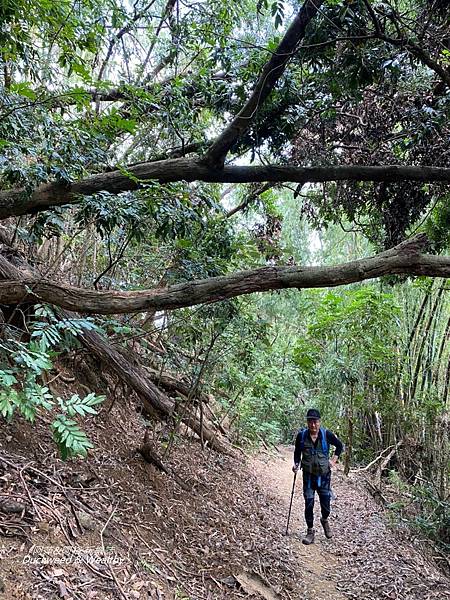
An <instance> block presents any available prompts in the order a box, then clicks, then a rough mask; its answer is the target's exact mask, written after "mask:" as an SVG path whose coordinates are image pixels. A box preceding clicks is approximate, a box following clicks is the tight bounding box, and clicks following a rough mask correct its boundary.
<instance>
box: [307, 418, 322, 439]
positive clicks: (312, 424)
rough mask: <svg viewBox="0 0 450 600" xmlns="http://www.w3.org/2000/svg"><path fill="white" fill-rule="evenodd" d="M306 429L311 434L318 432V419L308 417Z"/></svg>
mask: <svg viewBox="0 0 450 600" xmlns="http://www.w3.org/2000/svg"><path fill="white" fill-rule="evenodd" d="M308 429H309V432H310V433H312V434H314V435H315V434H316V433H319V429H320V419H308Z"/></svg>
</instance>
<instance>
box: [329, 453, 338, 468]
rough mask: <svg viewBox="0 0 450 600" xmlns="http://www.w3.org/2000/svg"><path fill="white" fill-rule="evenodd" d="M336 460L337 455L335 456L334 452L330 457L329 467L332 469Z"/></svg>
mask: <svg viewBox="0 0 450 600" xmlns="http://www.w3.org/2000/svg"><path fill="white" fill-rule="evenodd" d="M337 461H338V457H337V456H336V454H334V455H333V456H332V457H331V458H330V467H331V468H332V469H334V467H335V466H336V464H337Z"/></svg>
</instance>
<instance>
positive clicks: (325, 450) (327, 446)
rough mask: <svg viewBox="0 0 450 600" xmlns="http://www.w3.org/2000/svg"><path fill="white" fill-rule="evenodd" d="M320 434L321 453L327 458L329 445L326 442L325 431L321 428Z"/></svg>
mask: <svg viewBox="0 0 450 600" xmlns="http://www.w3.org/2000/svg"><path fill="white" fill-rule="evenodd" d="M320 432H321V434H322V452H323V453H324V454H325V455H326V456H328V453H329V452H330V445H329V443H328V440H327V430H326V429H325V427H321V428H320Z"/></svg>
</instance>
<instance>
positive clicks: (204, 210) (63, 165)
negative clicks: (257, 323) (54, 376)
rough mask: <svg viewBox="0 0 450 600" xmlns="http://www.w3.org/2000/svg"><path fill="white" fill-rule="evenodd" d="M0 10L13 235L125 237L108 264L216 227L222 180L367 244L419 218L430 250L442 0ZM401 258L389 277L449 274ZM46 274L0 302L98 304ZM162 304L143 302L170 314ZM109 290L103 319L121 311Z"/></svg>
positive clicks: (442, 266) (437, 196)
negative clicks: (142, 243)
mask: <svg viewBox="0 0 450 600" xmlns="http://www.w3.org/2000/svg"><path fill="white" fill-rule="evenodd" d="M1 10H2V14H1V18H2V22H3V27H2V33H1V38H0V44H1V62H2V71H3V87H2V91H1V98H0V102H1V111H2V112H1V125H0V127H1V133H0V138H1V141H0V143H1V153H2V154H1V191H0V216H1V217H2V219H3V220H7V219H8V218H10V217H20V218H19V220H18V223H19V225H18V227H17V231H16V233H15V235H17V236H22V237H24V236H25V237H26V236H27V235H28V236H30V235H31V237H33V236H34V239H42V236H44V237H45V236H47V237H48V236H49V235H52V234H56V235H58V234H59V232H60V231H61V230H63V229H64V227H65V223H67V221H68V220H69V221H71V222H72V223H74V224H75V228H76V229H78V230H82V229H83V228H85V229H86V228H88V227H90V226H92V225H93V226H94V227H95V228H96V229H97V231H98V232H99V234H100V235H101V236H104V237H107V236H109V235H110V234H111V233H112V232H113V231H114V229H115V228H117V227H122V228H123V236H124V239H123V241H122V242H121V244H119V247H118V248H117V251H118V252H119V254H120V253H121V252H122V246H123V245H124V244H125V245H126V246H129V245H130V244H132V243H134V242H135V241H136V240H141V239H144V238H146V237H147V236H148V234H149V233H151V235H153V234H156V236H160V237H161V236H162V237H163V238H164V236H169V237H172V238H174V239H177V240H178V241H179V242H181V244H182V245H183V244H185V243H186V242H185V235H184V232H180V231H177V228H180V227H181V228H183V226H182V225H180V222H184V223H185V224H186V223H187V222H188V221H189V220H191V221H192V223H193V224H194V223H196V225H195V226H197V227H200V228H202V229H205V230H208V229H210V228H211V227H213V228H220V229H222V230H225V229H226V228H227V224H226V219H227V213H226V210H225V209H224V203H223V202H222V201H221V197H222V195H223V194H224V193H227V190H226V188H224V186H223V185H222V186H221V185H219V184H224V183H229V184H236V185H233V188H232V189H233V190H234V191H233V194H231V197H233V198H236V197H237V196H238V195H239V194H241V195H242V196H243V199H242V201H241V205H242V209H241V210H245V209H248V206H249V205H250V204H255V203H258V202H259V201H261V197H262V196H263V195H264V193H265V192H267V190H271V189H272V190H277V189H280V188H281V187H282V186H288V187H291V188H292V189H293V193H294V195H295V197H297V198H298V199H299V207H300V210H302V212H303V213H304V214H305V216H306V217H307V218H308V219H309V221H310V222H311V223H312V224H314V225H315V226H321V227H323V226H326V225H327V224H328V223H336V222H340V221H342V220H344V221H348V222H350V223H353V224H354V225H355V226H357V227H358V228H360V229H361V230H362V231H363V232H364V235H366V236H367V238H368V239H369V240H371V241H372V242H373V243H374V244H375V247H378V248H380V249H387V248H391V247H392V246H395V245H397V244H399V243H400V242H401V241H402V240H403V239H404V238H405V237H406V236H408V235H410V234H411V233H412V232H414V227H415V226H419V225H420V223H419V221H420V219H421V218H423V216H424V215H426V214H429V215H430V214H431V213H432V214H433V223H434V224H435V226H434V227H428V229H429V231H428V234H429V235H431V250H432V251H433V250H434V251H441V250H442V249H443V248H444V247H445V245H446V243H447V241H448V228H447V224H448V219H449V214H448V201H447V200H448V183H449V182H450V168H449V165H448V152H449V150H448V138H449V131H448V88H449V83H450V74H449V47H448V44H449V37H448V15H447V12H446V10H445V3H442V2H439V1H436V2H430V1H428V0H427V1H426V2H407V3H398V4H397V3H395V2H393V3H385V2H370V1H369V0H361V1H357V2H345V3H341V2H336V1H335V0H329V1H327V2H324V1H319V0H315V1H306V2H305V3H303V4H302V5H297V3H293V4H292V5H291V4H289V3H284V2H277V1H275V2H273V3H268V2H258V3H256V4H254V3H252V2H233V3H231V5H230V3H224V2H220V1H217V2H216V1H214V2H199V3H194V4H190V3H184V2H175V1H173V0H169V2H167V3H160V2H156V1H153V2H139V1H137V2H135V3H133V4H132V5H130V6H128V5H127V4H126V3H122V2H101V1H100V2H92V1H91V0H89V1H83V0H81V1H79V2H75V3H71V2H61V3H58V5H57V6H56V5H55V4H54V3H52V2H48V1H43V0H40V1H35V0H31V1H29V2H5V3H3V4H2V9H1ZM208 183H209V184H211V185H208ZM239 183H248V184H250V187H249V186H244V187H242V186H241V187H240V186H238V185H237V184H239ZM317 184H320V185H317ZM236 208H237V209H238V208H239V207H236ZM234 214H235V213H234ZM427 224H428V225H429V226H430V224H431V218H430V219H428V223H427ZM188 228H191V227H190V224H189V225H188ZM25 231H26V232H27V233H25ZM123 251H125V249H123ZM111 260H112V259H111ZM381 261H382V262H383V258H381ZM110 262H111V261H110ZM406 262H407V261H405V265H404V266H401V267H400V268H398V267H397V268H393V269H392V270H391V271H390V272H391V273H398V272H404V273H407V272H410V273H413V274H429V275H431V276H436V275H442V276H445V275H448V272H449V268H450V267H449V263H448V260H447V259H446V258H440V259H435V260H434V261H433V262H432V265H430V264H429V262H427V261H426V260H425V262H424V261H423V260H422V258H421V257H415V258H414V260H412V259H411V261H410V262H411V263H414V262H416V263H417V265H418V266H417V268H416V269H415V270H414V268H413V269H411V268H408V267H407V265H406ZM243 266H245V265H243ZM249 266H251V265H249ZM436 269H437V271H436ZM388 270H389V269H388ZM231 271H232V269H231V268H228V269H225V270H222V271H221V273H226V272H231ZM213 274H214V275H215V274H216V273H207V275H208V276H210V275H213ZM376 275H378V272H377V273H376ZM242 277H243V280H244V281H246V284H248V285H249V286H250V290H252V289H253V288H252V281H251V280H246V279H245V275H243V276H242ZM242 277H241V278H242ZM248 277H249V278H251V277H252V273H250V274H249V275H248ZM257 277H258V278H261V279H266V282H267V285H266V289H274V288H278V287H284V283H283V281H282V280H283V277H276V278H275V279H276V281H275V283H271V282H270V278H268V272H267V271H260V272H259V273H258V274H257ZM40 278H42V276H40ZM197 278H198V274H197V275H194V274H193V276H192V277H190V279H197ZM46 279H47V280H48V281H47V282H46V284H45V285H46V286H47V288H46V289H47V290H48V291H47V293H45V292H44V290H43V289H41V287H39V289H38V286H39V284H38V283H36V281H35V278H33V277H31V276H30V274H28V275H27V277H24V276H22V280H23V281H22V285H19V284H16V285H15V286H14V287H13V288H12V287H8V284H5V288H4V290H5V292H4V293H3V298H5V294H7V292H8V289H9V290H10V291H11V294H12V296H11V299H12V302H16V301H17V300H18V299H19V298H22V299H23V298H25V297H26V294H27V293H28V292H27V289H28V290H30V289H32V290H34V293H35V295H37V296H38V297H39V298H41V299H42V300H45V301H46V302H50V297H51V296H52V297H53V302H54V303H55V304H59V305H61V306H66V307H69V306H70V308H72V309H77V310H79V311H86V312H104V310H100V309H99V308H98V306H97V304H96V303H95V302H94V304H93V305H90V306H86V305H83V302H82V301H81V300H80V302H78V301H77V298H78V297H80V299H81V297H82V296H83V292H82V291H76V290H73V289H71V288H65V287H64V284H65V283H67V284H73V281H70V280H69V281H67V280H61V279H59V281H58V282H56V281H54V280H53V281H52V279H51V277H50V276H47V277H46ZM280 282H281V285H280ZM346 282H347V280H346V279H345V277H343V278H342V279H341V280H338V282H337V283H346ZM56 283H58V286H59V287H56V286H55V285H54V284H56ZM80 283H81V282H80ZM95 283H96V285H95V286H94V287H95V288H97V287H98V285H97V284H100V281H96V282H95ZM329 283H330V284H332V279H330V280H329ZM220 285H221V282H220V281H218V282H217V284H216V287H220ZM286 285H288V284H286ZM86 287H90V286H86ZM101 287H103V286H101ZM109 287H110V286H109V285H108V288H109ZM113 287H114V286H113ZM120 287H123V286H120ZM139 287H140V288H141V289H142V286H139ZM298 287H302V284H301V282H298ZM242 289H243V291H244V292H245V290H246V285H243V286H242ZM13 290H14V291H13ZM60 292H62V296H64V297H65V298H66V300H61V293H60ZM191 292H192V290H191V289H189V290H187V294H188V295H189V294H191ZM90 293H91V295H93V297H95V298H98V299H100V298H101V296H100V295H99V294H100V292H96V291H94V290H91V292H90ZM153 293H154V292H152V291H150V295H152V294H153ZM174 293H176V291H175V292H174ZM236 293H239V291H237V292H236ZM193 295H194V296H195V294H193ZM67 296H70V297H71V299H72V300H71V302H67ZM166 296H167V303H166V304H164V302H162V303H161V304H159V305H158V306H157V307H158V308H164V307H167V308H170V307H171V306H172V307H173V306H178V305H179V304H177V302H176V300H175V301H172V298H171V292H170V291H167V293H166ZM105 298H108V300H105V302H106V304H108V303H109V308H108V310H107V312H114V311H115V310H117V312H123V311H127V310H136V309H135V308H133V307H132V306H131V305H130V306H131V307H130V308H128V307H127V306H125V305H121V306H120V308H117V309H115V300H117V298H115V296H114V295H113V294H111V295H109V296H106V297H105V296H103V299H105ZM215 299H216V300H219V299H220V295H219V294H218V293H216V296H214V293H213V294H210V295H206V296H202V295H201V294H199V295H198V297H197V298H196V299H195V300H194V299H193V300H192V303H197V302H202V301H213V300H215ZM181 305H183V304H181ZM149 306H151V304H148V303H147V304H145V303H143V304H142V308H141V309H143V310H145V309H146V308H148V307H149Z"/></svg>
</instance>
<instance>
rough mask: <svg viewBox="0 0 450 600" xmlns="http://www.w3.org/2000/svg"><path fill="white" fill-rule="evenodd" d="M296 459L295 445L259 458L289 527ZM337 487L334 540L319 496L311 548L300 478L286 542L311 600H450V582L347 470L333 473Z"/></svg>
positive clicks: (257, 466) (261, 475)
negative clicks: (307, 541) (305, 538)
mask: <svg viewBox="0 0 450 600" xmlns="http://www.w3.org/2000/svg"><path fill="white" fill-rule="evenodd" d="M292 456H293V448H291V447H289V448H282V449H281V451H280V454H278V455H276V456H267V455H260V456H259V457H258V458H255V459H253V460H252V463H251V467H252V469H253V471H254V473H255V475H256V476H257V477H258V480H259V483H260V484H261V486H263V487H264V488H265V490H266V492H267V493H268V494H270V495H271V496H272V497H273V499H274V500H275V501H277V502H278V503H279V506H280V510H279V513H278V514H279V527H280V530H281V531H283V532H284V531H285V530H286V521H287V514H288V509H289V501H290V495H291V491H292V482H293V473H292V470H291V467H292ZM332 489H333V492H334V494H335V496H336V498H335V500H334V501H333V503H332V514H331V517H330V523H331V526H332V531H333V538H332V539H331V540H327V539H326V538H325V535H324V533H323V530H322V526H321V524H320V521H319V518H320V506H319V502H318V498H317V496H316V503H315V507H314V512H315V524H314V526H315V530H316V539H315V543H314V544H312V545H310V546H305V545H304V544H302V543H301V538H302V536H303V535H304V533H305V524H304V518H303V509H304V504H303V495H302V485H301V473H299V475H298V476H297V481H296V487H295V493H294V500H293V504H292V512H291V520H290V525H289V538H287V539H286V543H288V544H289V545H290V546H291V548H292V550H293V555H294V556H295V560H296V561H297V562H298V565H297V568H296V574H297V577H298V579H299V580H302V582H303V584H304V585H305V586H306V588H307V590H308V593H307V595H306V596H304V598H305V600H309V599H311V600H312V599H315V600H331V599H333V600H343V599H347V598H352V599H353V598H355V599H356V598H358V599H361V600H363V599H367V600H369V599H370V600H378V599H379V600H386V599H388V600H431V599H439V600H447V599H449V600H450V579H449V578H447V577H446V576H445V575H443V574H442V573H441V572H440V571H439V570H438V569H437V567H436V566H435V565H434V564H433V563H431V562H429V561H427V560H426V559H425V558H424V557H423V556H422V555H421V554H419V553H418V551H417V550H416V549H415V547H414V546H413V545H412V543H411V542H406V541H402V540H401V539H400V538H399V536H398V535H397V534H396V533H395V532H394V531H393V530H392V529H390V528H389V527H388V525H387V516H386V514H385V513H384V511H383V510H382V509H381V508H380V507H379V506H378V505H377V504H376V503H375V501H374V500H373V498H372V497H371V496H370V495H369V494H368V493H366V492H365V490H364V489H362V488H361V487H360V486H358V485H356V484H355V482H353V481H352V480H351V479H349V478H347V477H345V476H344V474H343V473H342V471H341V470H339V469H338V470H335V471H334V472H333V475H332Z"/></svg>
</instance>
